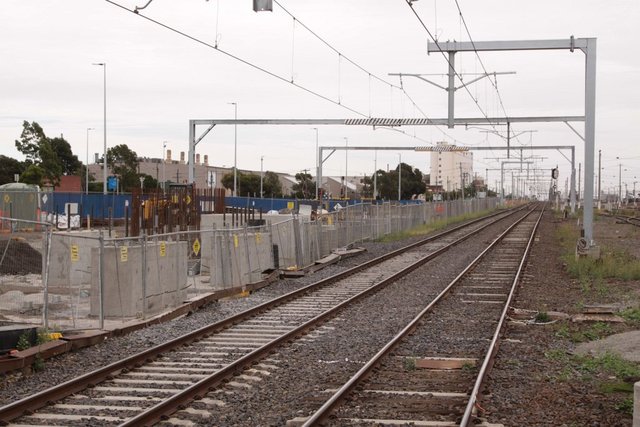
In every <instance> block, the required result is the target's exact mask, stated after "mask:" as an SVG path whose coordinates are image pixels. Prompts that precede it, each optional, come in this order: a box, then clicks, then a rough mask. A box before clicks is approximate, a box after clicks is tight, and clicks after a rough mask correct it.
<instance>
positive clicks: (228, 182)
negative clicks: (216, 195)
mask: <svg viewBox="0 0 640 427" xmlns="http://www.w3.org/2000/svg"><path fill="white" fill-rule="evenodd" d="M221 183H222V186H223V187H224V188H226V189H228V190H232V189H233V172H229V173H226V174H224V176H223V177H222V180H221ZM262 191H263V193H264V196H266V197H282V185H281V184H280V178H278V175H277V174H276V173H274V172H266V173H265V174H264V177H263V179H262ZM247 193H249V194H250V195H254V194H255V195H256V196H258V197H259V196H260V175H256V174H254V173H242V172H238V196H246V195H247Z"/></svg>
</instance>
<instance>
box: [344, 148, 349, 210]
mask: <svg viewBox="0 0 640 427" xmlns="http://www.w3.org/2000/svg"><path fill="white" fill-rule="evenodd" d="M344 141H345V147H346V148H347V149H346V150H344V198H345V199H347V191H349V186H348V185H347V180H348V176H349V173H348V171H347V170H348V169H347V167H348V166H349V138H347V137H346V136H345V137H344Z"/></svg>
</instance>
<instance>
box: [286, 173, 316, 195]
mask: <svg viewBox="0 0 640 427" xmlns="http://www.w3.org/2000/svg"><path fill="white" fill-rule="evenodd" d="M296 181H298V182H297V183H295V184H293V186H292V187H291V189H292V190H293V192H292V193H291V196H292V197H297V198H299V199H312V198H313V197H314V195H315V191H316V190H315V189H316V183H315V182H314V181H313V177H312V176H311V174H309V173H306V172H304V173H297V174H296Z"/></svg>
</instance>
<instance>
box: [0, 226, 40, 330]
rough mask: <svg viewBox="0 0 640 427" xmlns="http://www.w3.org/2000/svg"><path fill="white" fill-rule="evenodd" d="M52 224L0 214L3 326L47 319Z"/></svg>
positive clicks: (0, 307) (0, 308) (0, 296)
mask: <svg viewBox="0 0 640 427" xmlns="http://www.w3.org/2000/svg"><path fill="white" fill-rule="evenodd" d="M49 235H50V233H49V225H48V224H46V223H42V222H37V221H28V220H17V219H11V218H5V217H0V325H2V323H4V322H9V323H18V322H19V323H29V324H36V325H41V324H42V323H43V319H44V318H45V314H46V312H45V310H46V304H45V301H46V286H45V281H44V280H43V277H46V274H47V272H46V268H45V267H46V265H47V263H46V257H47V242H48V236H49Z"/></svg>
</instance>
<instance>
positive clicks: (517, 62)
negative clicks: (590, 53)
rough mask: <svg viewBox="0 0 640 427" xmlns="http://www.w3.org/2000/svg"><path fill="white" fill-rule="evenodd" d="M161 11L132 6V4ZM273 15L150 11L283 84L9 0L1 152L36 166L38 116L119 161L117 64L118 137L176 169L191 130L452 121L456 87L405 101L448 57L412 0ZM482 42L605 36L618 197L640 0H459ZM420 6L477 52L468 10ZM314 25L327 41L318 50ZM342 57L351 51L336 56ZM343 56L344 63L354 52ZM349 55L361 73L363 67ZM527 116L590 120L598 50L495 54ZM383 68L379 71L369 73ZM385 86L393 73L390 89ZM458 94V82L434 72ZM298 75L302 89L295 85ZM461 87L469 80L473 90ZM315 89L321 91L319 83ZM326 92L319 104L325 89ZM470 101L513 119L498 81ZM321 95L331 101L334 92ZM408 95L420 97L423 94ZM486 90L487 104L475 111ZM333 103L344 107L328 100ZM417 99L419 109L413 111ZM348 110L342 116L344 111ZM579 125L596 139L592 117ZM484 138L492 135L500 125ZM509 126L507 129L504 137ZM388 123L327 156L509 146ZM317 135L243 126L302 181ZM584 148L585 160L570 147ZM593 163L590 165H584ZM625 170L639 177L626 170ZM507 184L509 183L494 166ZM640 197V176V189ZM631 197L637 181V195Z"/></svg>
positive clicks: (359, 158)
mask: <svg viewBox="0 0 640 427" xmlns="http://www.w3.org/2000/svg"><path fill="white" fill-rule="evenodd" d="M146 1H147V0H138V1H129V0H119V1H118V3H119V4H120V5H122V6H124V7H125V8H128V9H130V10H132V9H133V8H134V7H135V6H143V5H144V4H145V3H146ZM278 2H279V4H280V5H281V6H282V7H284V8H286V9H287V10H288V11H289V12H290V13H291V14H293V15H294V16H295V18H296V21H295V22H294V19H293V18H292V17H291V16H290V15H288V14H287V13H286V12H285V11H284V10H283V9H282V7H281V6H279V5H278V4H275V3H274V10H273V12H262V13H255V12H253V10H252V2H251V0H242V1H240V0H210V1H205V0H180V1H179V2H178V1H175V0H174V1H171V0H154V1H152V2H151V4H150V5H149V6H148V7H147V8H146V9H144V10H143V11H141V15H144V16H147V17H149V18H152V19H154V20H157V21H159V22H160V23H162V24H165V25H167V26H170V27H173V28H175V29H178V30H180V31H183V32H185V33H187V34H188V35H190V36H192V37H194V38H196V39H199V40H201V41H203V42H205V43H208V44H209V45H211V46H215V45H216V44H217V46H218V47H219V49H221V50H223V51H225V52H227V53H229V54H231V55H233V56H235V57H237V58H239V59H242V60H244V61H246V62H247V63H250V64H253V65H255V66H258V67H261V68H263V69H265V70H266V71H268V72H270V73H273V74H275V75H277V76H279V77H281V78H277V77H274V76H273V75H269V74H267V73H265V72H263V71H259V70H257V69H256V68H253V67H252V66H250V65H248V64H247V63H243V62H241V61H240V60H238V59H234V58H232V57H230V56H228V55H225V54H224V53H221V52H220V51H217V50H216V49H214V48H212V47H208V46H205V45H203V44H200V43H198V42H196V41H194V40H191V39H188V38H186V37H184V36H182V35H179V34H176V33H175V32H172V31H170V30H168V29H166V28H163V27H162V26H160V25H158V24H156V23H153V22H150V21H149V20H146V19H144V18H143V17H141V16H136V15H135V14H133V13H131V12H128V11H127V10H124V9H122V8H119V7H117V6H115V5H113V4H111V3H109V2H107V1H99V0H92V1H88V0H48V1H36V0H3V1H2V2H0V141H1V145H0V154H4V155H8V156H12V157H16V158H20V159H21V158H22V157H21V155H20V154H19V153H18V152H17V151H16V149H15V146H14V140H15V139H18V138H19V136H20V132H21V130H22V121H23V120H28V121H37V122H38V123H40V125H42V126H43V128H44V130H45V132H46V134H47V135H49V136H57V135H59V134H63V135H64V137H65V138H66V139H67V140H68V141H69V142H70V144H71V146H72V148H73V150H74V153H75V154H77V155H78V157H79V158H80V159H81V160H82V161H85V157H86V144H87V128H95V130H94V131H91V132H90V133H89V144H90V147H89V153H91V154H90V162H92V161H93V160H92V158H93V153H96V152H100V153H101V152H102V146H103V145H102V144H103V124H102V123H103V69H102V68H101V67H98V66H94V65H92V63H95V62H106V63H107V84H106V86H107V143H108V145H109V146H113V145H116V144H127V145H128V146H129V147H130V148H132V149H133V150H135V151H136V152H137V153H138V155H140V156H147V157H161V156H162V145H163V141H167V148H170V149H171V150H172V151H173V152H174V158H177V156H178V155H179V152H180V151H185V152H186V151H187V150H188V144H187V139H188V120H189V119H196V118H198V119H204V118H209V119H214V118H218V119H229V118H233V116H234V106H233V105H229V103H231V102H236V103H237V104H238V117H239V118H256V119H259V118H282V119H286V118H318V119H320V118H341V119H342V118H360V117H363V116H369V115H371V116H373V117H425V116H427V117H429V118H444V117H446V114H447V102H446V101H447V95H446V92H445V91H443V90H441V89H438V88H436V87H435V86H432V85H429V84H427V83H425V82H422V81H419V80H417V79H411V78H408V77H407V78H404V79H403V87H404V90H405V91H406V94H405V93H403V92H402V91H400V90H398V89H397V88H392V87H391V86H390V85H389V83H392V84H393V85H395V86H398V85H399V80H398V78H397V77H393V76H389V75H388V74H389V73H400V72H402V73H429V74H443V73H446V71H447V63H446V61H445V60H444V58H443V57H442V55H439V54H431V55H427V40H430V39H429V35H428V34H427V31H426V30H425V29H424V28H423V27H422V25H421V23H420V21H419V20H418V19H417V18H416V17H415V15H414V14H413V12H412V10H411V8H410V7H409V6H408V5H407V3H406V2H405V1H404V0H348V1H345V0H322V1H320V0H295V1H293V0H278ZM458 3H459V5H460V8H461V10H462V13H463V16H464V19H465V21H466V23H467V25H468V28H469V31H470V33H471V36H472V38H473V40H474V41H491V40H526V39H561V38H562V39H565V38H569V37H570V36H571V35H574V36H575V37H596V38H597V39H598V53H597V55H598V56H597V98H596V103H597V110H596V111H597V118H596V167H597V150H598V149H601V150H602V153H603V159H602V165H603V167H604V170H603V172H602V177H603V184H602V187H603V190H605V189H606V188H608V187H613V186H614V185H616V186H617V184H618V176H619V174H618V169H619V166H618V165H619V164H622V168H623V172H622V180H623V182H627V183H628V184H629V190H631V187H632V185H633V182H634V177H637V178H635V180H636V181H637V180H638V178H640V143H639V142H638V135H639V134H640V132H639V130H638V125H639V124H640V45H638V42H640V37H639V36H640V29H639V25H638V23H639V22H640V2H639V1H638V0H620V1H607V2H604V1H588V0H580V1H578V0H576V1H559V0H540V1H535V2H532V1H528V2H524V1H507V0H486V1H482V2H478V1H469V0H458ZM414 10H415V11H416V12H417V14H418V15H419V16H420V18H421V19H422V20H423V22H424V24H425V25H426V26H427V28H428V29H429V31H430V32H431V33H432V34H434V35H437V37H438V39H439V40H440V41H446V40H454V39H455V40H457V41H468V40H469V37H468V35H467V33H466V31H465V29H464V27H463V25H462V24H461V20H460V18H459V14H458V11H457V8H456V4H455V1H454V0H420V1H416V2H415V3H414ZM302 24H304V25H306V26H307V27H308V28H309V29H311V30H312V31H313V32H314V33H315V34H317V35H318V36H320V37H321V38H322V39H323V40H324V41H325V42H326V43H327V44H328V45H329V46H327V44H325V43H323V42H322V41H319V40H318V39H317V38H315V37H314V36H313V35H312V34H311V33H310V32H309V31H307V30H306V29H305V28H304V27H303V26H302ZM334 49H335V50H334ZM336 51H338V52H340V55H342V58H341V57H340V55H339V54H338V53H336ZM345 58H348V59H350V60H352V61H353V62H355V63H356V64H357V65H358V66H359V67H361V68H362V69H364V70H365V71H363V70H362V69H359V68H356V67H355V66H353V65H352V64H351V63H349V61H347V59H345ZM480 59H481V61H482V64H483V65H484V67H485V68H486V70H487V71H488V72H494V71H497V72H507V71H515V72H516V74H513V75H511V74H509V75H501V76H498V78H497V86H498V88H499V90H500V96H501V99H502V101H503V104H504V108H505V110H506V112H507V114H508V115H510V116H547V115H583V114H584V55H583V54H582V52H580V51H575V52H573V53H571V52H569V51H540V52H502V53H481V54H480ZM456 69H457V71H458V72H459V73H461V74H463V75H464V74H467V76H465V79H466V80H471V79H472V78H473V76H472V75H470V74H471V73H479V72H482V71H483V70H482V65H481V64H480V61H479V60H478V59H477V57H476V55H475V54H473V53H461V54H458V55H457V57H456ZM369 74H371V75H372V76H374V77H370V76H369ZM378 78H380V79H383V80H384V81H385V82H381V81H380V80H379V79H378ZM429 78H430V79H433V80H434V81H435V82H437V83H439V84H442V85H445V84H446V79H445V77H444V76H440V75H433V76H430V77H429ZM291 80H293V81H294V83H295V84H296V85H299V86H301V87H302V88H300V87H296V86H294V85H292V84H290V83H289V82H290V81H291ZM457 84H458V85H459V82H457ZM303 88H304V89H303ZM305 89H307V90H308V91H313V92H315V93H317V95H314V94H311V93H309V92H308V91H307V90H305ZM469 90H470V92H471V95H470V94H469V93H467V92H465V91H464V90H459V91H457V92H456V116H458V117H481V116H482V115H483V114H487V115H488V116H502V115H503V114H504V113H503V111H502V108H501V107H500V103H499V101H498V96H497V94H496V91H495V89H494V87H493V85H492V84H491V83H490V82H489V80H488V79H484V80H482V81H480V82H478V83H476V84H474V85H471V86H469ZM318 95H319V96H318ZM406 95H408V96H409V97H410V98H409V97H407V96H406ZM472 96H473V97H475V98H477V100H478V105H479V106H480V108H481V109H482V111H480V109H479V108H478V107H477V106H476V104H475V103H474V101H473V100H472ZM325 98H328V99H330V100H331V101H333V102H331V101H328V100H327V99H325ZM412 101H413V102H415V104H416V105H417V107H418V108H416V107H414V106H413V105H412ZM338 102H340V104H341V105H338ZM574 126H575V127H576V129H578V130H579V131H580V132H581V133H582V132H583V124H582V123H575V124H574ZM483 128H485V129H491V127H489V126H484V127H483ZM513 128H514V130H515V131H516V132H518V133H519V132H522V131H528V130H535V131H536V132H534V133H530V132H527V133H523V134H522V135H521V136H519V137H518V139H517V140H516V141H514V145H515V146H519V145H524V146H527V145H533V146H535V145H567V144H568V145H576V147H577V155H576V158H577V160H578V161H579V162H584V152H583V149H582V146H583V143H582V141H581V140H580V139H579V138H578V137H577V136H576V135H575V134H574V133H573V132H572V131H571V130H570V129H569V128H568V127H567V126H566V125H564V124H558V123H553V124H517V125H514V126H513ZM500 129H503V128H500ZM402 131H404V132H405V134H402V133H399V132H394V131H390V130H385V129H377V130H372V129H370V128H359V127H347V126H321V127H320V128H319V132H318V134H319V141H320V145H344V144H345V142H346V141H345V138H348V143H349V145H350V146H416V145H418V146H422V145H430V144H433V143H436V142H437V141H448V142H450V143H457V144H461V145H469V146H479V145H480V146H482V145H505V141H504V140H503V139H502V138H500V137H498V136H495V135H492V134H490V133H486V132H482V129H475V128H473V129H467V130H465V129H464V128H456V129H446V128H445V127H439V128H436V127H407V128H402ZM315 136H316V134H315V131H314V130H312V129H311V127H310V126H251V127H249V126H239V127H238V167H239V168H243V169H244V168H247V169H254V170H259V169H260V157H261V156H264V169H265V170H275V171H282V172H290V173H296V172H299V171H301V170H304V169H309V170H313V168H314V167H315V151H314V146H315ZM233 145H234V131H233V126H218V127H216V128H215V129H214V130H213V131H212V132H211V133H210V134H209V135H208V136H207V137H206V138H204V139H203V140H202V142H201V143H200V144H199V146H198V150H197V151H198V152H199V153H201V154H208V155H209V159H210V160H209V161H210V164H214V165H218V166H222V165H225V166H227V167H228V166H232V165H233ZM505 155H506V153H505V152H498V151H496V152H491V153H489V152H476V153H475V154H474V156H475V158H476V161H475V164H474V170H475V172H477V173H479V174H480V175H484V174H485V172H486V169H494V168H499V167H500V163H499V160H497V159H496V158H498V157H504V156H505ZM525 155H529V156H530V155H534V156H541V157H545V158H544V159H537V160H536V162H537V166H538V167H540V168H546V169H549V168H551V167H554V166H556V165H559V166H560V170H561V177H560V183H561V189H563V188H564V179H565V178H566V177H567V176H568V174H569V164H568V162H567V161H566V160H565V159H564V158H563V157H562V156H561V155H560V154H558V153H557V152H552V151H544V152H543V151H534V152H526V153H525ZM567 155H568V153H567ZM398 158H399V156H398V152H395V151H387V152H379V153H378V155H377V165H378V168H382V169H386V168H387V165H389V168H395V167H396V165H397V163H398ZM402 160H403V162H405V163H409V164H411V165H413V166H414V167H417V168H419V169H420V170H422V171H423V172H425V173H428V172H429V155H428V154H424V153H422V154H419V153H414V152H409V151H406V152H402ZM583 168H584V167H583ZM373 169H374V154H373V152H363V151H360V152H351V153H350V154H349V158H348V173H349V175H358V174H371V173H372V172H373ZM625 169H626V170H625ZM344 172H345V156H344V152H341V153H337V154H334V155H333V156H332V157H331V158H330V159H329V160H327V162H326V163H325V175H329V174H330V175H343V174H344ZM489 174H490V178H489V182H490V185H493V184H494V181H495V180H496V179H498V176H499V172H495V171H490V172H489ZM637 187H638V189H640V183H639V184H638V185H637ZM623 191H624V188H623Z"/></svg>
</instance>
